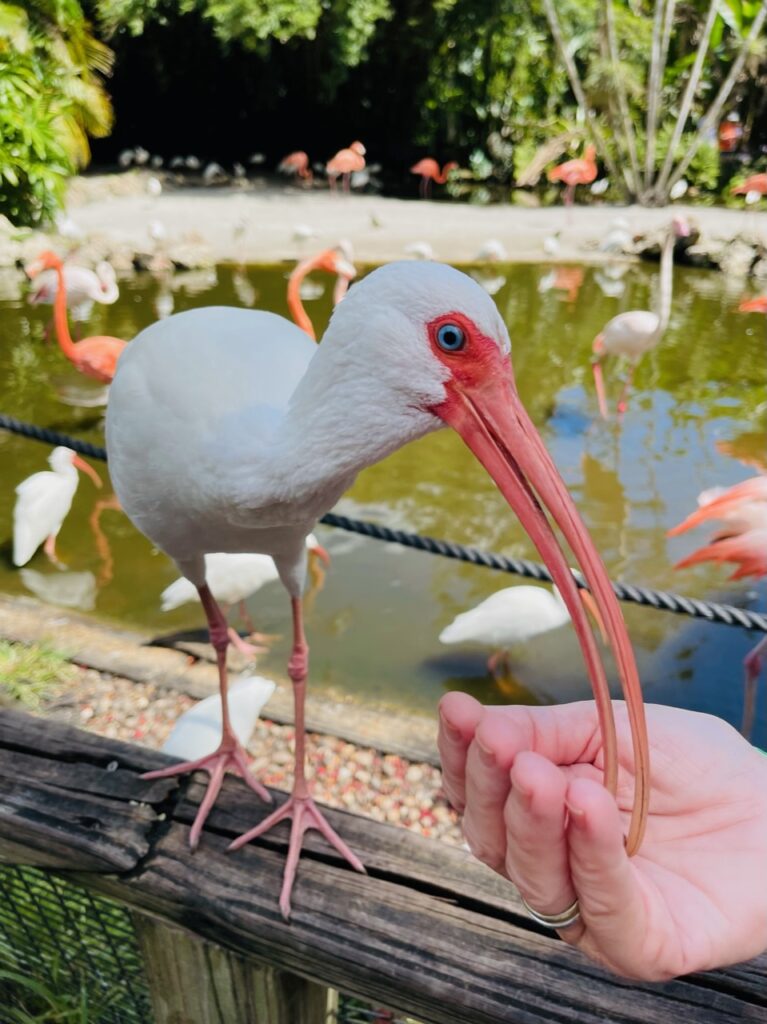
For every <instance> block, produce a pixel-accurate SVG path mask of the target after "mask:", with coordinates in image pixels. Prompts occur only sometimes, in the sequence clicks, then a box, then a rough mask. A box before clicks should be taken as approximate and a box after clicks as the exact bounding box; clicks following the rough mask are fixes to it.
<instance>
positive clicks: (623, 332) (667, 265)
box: [591, 217, 690, 419]
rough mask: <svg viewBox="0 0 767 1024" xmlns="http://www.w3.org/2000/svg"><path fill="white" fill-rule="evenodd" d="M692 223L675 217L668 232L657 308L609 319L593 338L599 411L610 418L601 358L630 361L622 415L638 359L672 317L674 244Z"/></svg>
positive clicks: (620, 406)
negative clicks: (619, 358) (616, 358)
mask: <svg viewBox="0 0 767 1024" xmlns="http://www.w3.org/2000/svg"><path fill="white" fill-rule="evenodd" d="M689 234H690V226H689V224H688V223H687V221H686V220H685V219H684V217H674V219H673V220H672V222H671V224H670V225H669V228H668V230H667V232H666V237H665V239H664V241H663V247H662V249H661V258H660V296H659V298H658V311H657V312H652V311H651V310H649V309H631V310H628V311H627V312H625V313H619V314H618V315H617V316H614V317H613V318H612V320H609V321H608V322H607V323H606V324H605V326H604V327H603V328H602V330H601V331H600V333H599V334H598V335H597V336H596V338H594V344H593V351H594V358H593V360H592V364H591V365H592V369H593V371H594V386H595V387H596V392H597V400H598V402H599V412H600V413H601V415H602V419H607V398H606V396H605V387H604V379H603V377H602V360H603V359H604V358H605V357H606V356H623V357H624V358H625V359H627V360H628V361H629V370H628V374H627V377H626V382H625V384H624V386H623V391H622V392H621V396H620V398H619V399H618V404H617V406H616V409H617V412H618V413H619V414H620V415H622V414H623V413H624V412H625V411H626V408H627V405H628V393H629V388H630V387H631V381H632V378H633V376H634V371H635V370H636V367H637V365H638V363H639V360H640V359H641V358H642V356H643V355H644V354H645V352H649V351H650V350H651V349H653V348H655V346H656V345H657V344H658V342H659V341H660V339H661V338H662V336H663V333H664V331H665V330H666V328H667V327H668V322H669V318H670V316H671V295H672V290H673V276H674V244H675V242H676V240H677V238H687V237H688V236H689Z"/></svg>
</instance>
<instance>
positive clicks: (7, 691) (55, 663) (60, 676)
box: [0, 640, 77, 710]
mask: <svg viewBox="0 0 767 1024" xmlns="http://www.w3.org/2000/svg"><path fill="white" fill-rule="evenodd" d="M76 674H77V669H76V668H75V667H74V665H72V664H70V662H68V661H67V659H66V657H65V656H64V655H63V654H62V653H61V652H60V651H54V650H53V649H52V648H50V647H47V646H46V645H45V644H30V645H29V646H27V645H26V644H14V643H10V642H9V641H7V640H0V698H1V699H3V700H4V702H7V701H13V702H16V703H18V704H21V705H23V706H24V707H25V708H30V709H32V710H35V709H37V708H39V707H40V705H41V704H42V703H43V701H45V700H47V699H48V698H50V697H52V696H55V694H56V693H57V692H58V691H59V689H60V688H61V687H62V686H63V685H65V684H66V683H68V682H71V681H72V680H73V679H74V678H75V676H76Z"/></svg>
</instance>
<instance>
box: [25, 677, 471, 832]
mask: <svg viewBox="0 0 767 1024" xmlns="http://www.w3.org/2000/svg"><path fill="white" fill-rule="evenodd" d="M194 703H195V701H194V700H193V699H192V698H191V697H188V696H186V695H185V694H182V693H179V692H178V691H176V690H169V689H164V688H161V687H158V686H156V685H154V684H152V683H136V682H132V681H131V680H128V679H122V678H119V677H117V676H111V675H107V674H106V673H101V672H96V671H94V670H92V669H80V670H79V674H78V678H77V680H76V682H75V683H74V684H70V685H68V686H67V689H66V692H65V693H62V694H60V695H58V696H57V697H55V698H54V699H53V700H51V701H49V702H48V703H47V704H46V705H45V706H44V707H43V708H42V713H43V714H45V715H48V716H51V717H55V718H57V719H59V720H63V721H66V722H68V723H69V724H71V725H77V726H80V727H81V728H83V729H89V730H91V731H92V732H96V733H100V734H101V735H103V736H108V737H110V738H112V739H119V740H126V741H128V742H131V743H141V744H143V745H144V746H147V747H153V748H155V749H156V748H159V747H161V746H162V744H163V742H164V741H165V739H166V737H167V735H168V733H169V732H170V730H171V728H172V727H173V724H174V722H175V721H176V719H177V718H178V716H179V715H181V714H183V712H184V711H188V710H189V708H191V707H192V706H193V705H194ZM266 710H267V712H268V705H267V709H266ZM248 752H249V754H250V755H251V757H252V761H253V769H254V772H255V774H256V775H257V777H258V778H259V779H260V780H261V782H263V783H264V784H265V785H267V786H274V787H275V788H277V789H282V790H289V789H290V784H291V781H292V776H293V771H292V765H293V727H292V726H287V725H278V724H277V723H275V722H271V721H269V719H268V718H262V719H260V720H259V722H258V724H257V726H256V729H255V731H254V734H253V737H252V738H251V741H250V744H249V746H248ZM308 756H309V772H308V774H309V776H310V777H312V778H313V795H314V796H315V797H316V798H317V799H318V800H319V801H321V802H322V803H324V804H328V805H329V806H331V807H338V808H341V809H344V810H348V811H353V812H355V813H356V814H363V815H366V816H367V817H370V818H373V819H375V820H376V821H385V822H389V823H390V824H393V825H401V826H404V827H405V828H410V829H413V830H414V831H416V832H420V833H421V835H424V836H429V837H431V838H435V839H443V840H446V841H447V842H451V843H454V844H460V843H462V842H463V840H462V837H461V831H460V827H459V824H458V821H459V819H458V815H457V814H456V813H455V812H454V811H453V810H452V809H451V808H450V807H449V806H448V804H447V801H446V800H445V797H444V795H443V793H442V789H441V773H440V771H439V769H438V768H435V767H434V766H433V765H430V764H423V763H416V762H412V761H407V760H406V759H405V758H402V757H399V756H398V755H396V754H384V753H381V751H379V750H373V749H371V748H369V747H359V746H356V745H355V744H353V743H348V742H347V741H346V740H342V739H338V738H337V737H334V736H328V735H324V734H319V733H310V734H309V743H308Z"/></svg>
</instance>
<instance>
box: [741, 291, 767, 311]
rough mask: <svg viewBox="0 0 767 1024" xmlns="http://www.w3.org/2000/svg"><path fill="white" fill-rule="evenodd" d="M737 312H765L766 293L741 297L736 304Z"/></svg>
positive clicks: (766, 305)
mask: <svg viewBox="0 0 767 1024" xmlns="http://www.w3.org/2000/svg"><path fill="white" fill-rule="evenodd" d="M738 312H739V313H767V295H757V296H756V297H755V298H753V299H743V301H742V302H741V304H740V305H739V306H738Z"/></svg>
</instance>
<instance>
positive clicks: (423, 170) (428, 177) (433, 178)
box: [410, 156, 458, 199]
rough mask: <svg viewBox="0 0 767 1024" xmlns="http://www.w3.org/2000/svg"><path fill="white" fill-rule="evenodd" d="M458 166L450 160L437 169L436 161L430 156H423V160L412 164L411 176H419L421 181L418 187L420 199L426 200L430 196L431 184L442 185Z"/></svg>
mask: <svg viewBox="0 0 767 1024" xmlns="http://www.w3.org/2000/svg"><path fill="white" fill-rule="evenodd" d="M457 166H458V164H457V163H456V161H455V160H450V161H448V163H446V164H445V166H444V167H443V168H442V171H440V169H439V164H438V163H437V161H436V160H435V159H434V158H433V157H430V156H425V157H424V158H423V160H419V161H418V163H417V164H413V166H412V167H411V168H410V173H411V174H420V176H421V181H420V184H419V186H418V191H419V194H420V196H421V199H428V197H429V196H430V195H431V185H432V182H436V183H437V185H444V184H445V182H446V181H447V179H448V177H449V175H450V172H451V171H452V170H455V168H456V167H457Z"/></svg>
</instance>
